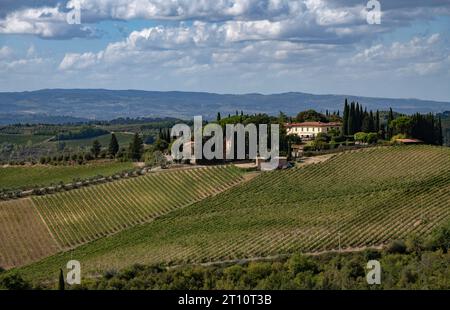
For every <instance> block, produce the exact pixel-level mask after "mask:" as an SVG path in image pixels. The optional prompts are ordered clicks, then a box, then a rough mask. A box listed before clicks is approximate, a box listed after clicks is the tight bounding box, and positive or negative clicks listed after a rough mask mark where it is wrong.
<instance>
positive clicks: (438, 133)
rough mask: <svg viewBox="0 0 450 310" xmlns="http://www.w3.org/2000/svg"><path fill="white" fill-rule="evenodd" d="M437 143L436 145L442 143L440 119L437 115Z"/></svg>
mask: <svg viewBox="0 0 450 310" xmlns="http://www.w3.org/2000/svg"><path fill="white" fill-rule="evenodd" d="M437 137H438V138H437V143H438V145H443V144H444V135H443V133H442V120H441V117H440V116H439V119H438V125H437Z"/></svg>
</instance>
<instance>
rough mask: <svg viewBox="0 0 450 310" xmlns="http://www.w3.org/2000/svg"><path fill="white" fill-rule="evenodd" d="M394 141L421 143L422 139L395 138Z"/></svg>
mask: <svg viewBox="0 0 450 310" xmlns="http://www.w3.org/2000/svg"><path fill="white" fill-rule="evenodd" d="M395 141H397V142H400V143H423V141H422V140H419V139H396V140H395Z"/></svg>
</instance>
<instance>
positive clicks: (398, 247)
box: [386, 240, 406, 254]
mask: <svg viewBox="0 0 450 310" xmlns="http://www.w3.org/2000/svg"><path fill="white" fill-rule="evenodd" d="M386 252H387V253H390V254H404V253H406V244H405V242H404V241H403V240H394V241H392V242H391V243H389V244H388V246H387V247H386Z"/></svg>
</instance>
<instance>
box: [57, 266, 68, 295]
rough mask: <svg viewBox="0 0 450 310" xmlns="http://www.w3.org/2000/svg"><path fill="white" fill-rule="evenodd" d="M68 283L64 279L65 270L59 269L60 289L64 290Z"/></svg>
mask: <svg viewBox="0 0 450 310" xmlns="http://www.w3.org/2000/svg"><path fill="white" fill-rule="evenodd" d="M65 286H66V283H65V281H64V272H63V270H62V269H59V281H58V290H60V291H64V289H65Z"/></svg>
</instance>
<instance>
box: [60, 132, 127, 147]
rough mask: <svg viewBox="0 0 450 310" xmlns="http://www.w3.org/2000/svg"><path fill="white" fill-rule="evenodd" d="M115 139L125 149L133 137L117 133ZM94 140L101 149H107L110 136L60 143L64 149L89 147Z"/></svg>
mask: <svg viewBox="0 0 450 310" xmlns="http://www.w3.org/2000/svg"><path fill="white" fill-rule="evenodd" d="M115 135H116V137H117V141H118V142H119V146H120V147H124V148H127V147H128V145H129V144H130V142H131V141H132V140H133V135H132V134H128V133H122V132H118V133H116V134H115ZM94 140H98V141H99V142H100V144H101V145H102V147H105V148H107V147H108V145H109V142H110V140H111V135H110V134H107V135H103V136H99V137H95V138H89V139H79V140H65V141H60V142H63V143H65V144H66V147H91V146H92V142H94Z"/></svg>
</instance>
